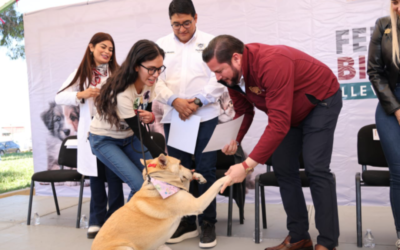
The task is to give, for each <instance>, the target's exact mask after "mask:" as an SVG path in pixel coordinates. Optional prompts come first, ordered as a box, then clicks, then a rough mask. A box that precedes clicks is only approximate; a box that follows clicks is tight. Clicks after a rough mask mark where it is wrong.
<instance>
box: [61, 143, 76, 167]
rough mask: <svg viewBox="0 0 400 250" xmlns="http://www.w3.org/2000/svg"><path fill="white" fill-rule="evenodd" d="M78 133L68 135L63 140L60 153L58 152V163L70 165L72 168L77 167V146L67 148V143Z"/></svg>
mask: <svg viewBox="0 0 400 250" xmlns="http://www.w3.org/2000/svg"><path fill="white" fill-rule="evenodd" d="M76 138H77V137H76V135H74V136H68V137H67V138H65V139H64V140H63V142H62V143H61V148H60V153H59V154H58V165H60V166H65V167H70V168H77V165H78V164H77V149H76V148H67V146H65V143H66V142H67V141H68V140H69V139H75V140H76Z"/></svg>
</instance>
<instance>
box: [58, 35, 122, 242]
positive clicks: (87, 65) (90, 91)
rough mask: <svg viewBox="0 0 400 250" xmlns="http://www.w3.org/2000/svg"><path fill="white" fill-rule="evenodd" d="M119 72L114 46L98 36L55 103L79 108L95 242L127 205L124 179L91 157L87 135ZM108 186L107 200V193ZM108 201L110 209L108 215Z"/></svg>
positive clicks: (81, 165) (81, 164) (81, 158)
mask: <svg viewBox="0 0 400 250" xmlns="http://www.w3.org/2000/svg"><path fill="white" fill-rule="evenodd" d="M118 68H119V65H118V64H117V62H116V58H115V44H114V40H113V39H112V37H111V36H110V35H109V34H107V33H101V32H100V33H96V34H95V35H94V36H93V37H92V39H91V40H90V42H89V44H88V46H87V48H86V51H85V54H84V56H83V59H82V62H81V64H80V65H79V67H78V69H77V70H75V71H74V72H72V73H71V75H70V76H69V77H68V78H67V80H66V81H65V82H64V84H63V85H62V86H61V89H60V91H59V92H58V93H57V95H56V98H55V100H56V103H57V104H61V105H77V106H78V105H79V108H80V115H79V125H78V172H79V173H81V174H83V175H86V176H90V190H91V193H92V197H91V200H90V219H89V229H88V233H87V236H88V238H89V239H92V238H94V237H95V236H96V234H97V232H98V231H99V229H100V227H101V226H102V225H103V224H104V222H105V221H106V220H107V218H108V217H109V216H111V214H112V213H113V212H114V211H116V210H117V209H118V208H120V207H121V206H123V205H124V194H123V189H122V181H121V179H120V178H119V177H118V176H117V175H115V174H114V173H113V172H112V171H110V170H109V169H108V168H106V167H105V166H104V164H103V163H102V162H101V161H99V160H98V159H97V158H96V156H94V155H93V154H92V151H91V148H90V144H89V140H88V133H89V127H90V123H91V120H92V117H93V116H94V115H95V114H96V108H95V106H94V99H95V98H96V97H97V96H98V95H99V93H100V88H101V86H102V85H103V84H104V83H105V82H106V80H107V79H108V77H109V76H110V75H111V74H114V73H115V72H116V70H117V69H118ZM105 181H107V182H108V189H109V191H108V199H107V194H106V191H105V184H104V183H105ZM107 201H108V203H109V209H108V211H107Z"/></svg>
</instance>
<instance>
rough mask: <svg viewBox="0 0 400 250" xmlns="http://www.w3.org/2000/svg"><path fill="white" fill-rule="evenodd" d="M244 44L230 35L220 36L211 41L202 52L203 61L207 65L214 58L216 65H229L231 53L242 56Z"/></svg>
mask: <svg viewBox="0 0 400 250" xmlns="http://www.w3.org/2000/svg"><path fill="white" fill-rule="evenodd" d="M243 50H244V43H243V42H242V41H240V40H239V39H237V38H235V37H233V36H230V35H220V36H217V37H215V38H214V39H212V40H211V42H210V43H209V44H208V46H207V48H205V49H204V50H203V61H204V62H205V63H208V62H209V61H211V59H213V58H214V56H215V57H216V59H217V61H218V63H227V64H229V65H230V64H231V62H232V61H231V60H232V55H233V53H239V54H243Z"/></svg>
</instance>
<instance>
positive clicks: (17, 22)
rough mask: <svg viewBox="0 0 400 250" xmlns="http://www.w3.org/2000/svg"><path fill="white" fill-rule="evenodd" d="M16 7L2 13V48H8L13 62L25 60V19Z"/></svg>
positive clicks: (0, 30) (0, 41) (0, 15)
mask: <svg viewBox="0 0 400 250" xmlns="http://www.w3.org/2000/svg"><path fill="white" fill-rule="evenodd" d="M14 5H15V4H13V5H11V6H10V7H8V8H7V9H5V10H3V11H2V12H1V13H0V18H1V19H3V21H4V23H3V22H0V46H1V47H6V48H7V50H8V51H7V56H9V57H10V58H11V59H12V60H15V59H18V58H25V43H24V18H23V16H22V14H20V13H18V12H17V11H16V10H15V8H14ZM0 21H1V20H0Z"/></svg>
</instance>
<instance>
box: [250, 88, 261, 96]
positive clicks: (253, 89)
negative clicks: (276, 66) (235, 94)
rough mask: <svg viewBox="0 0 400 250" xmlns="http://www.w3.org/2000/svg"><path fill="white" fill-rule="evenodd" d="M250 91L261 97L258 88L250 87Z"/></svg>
mask: <svg viewBox="0 0 400 250" xmlns="http://www.w3.org/2000/svg"><path fill="white" fill-rule="evenodd" d="M249 89H250V91H251V92H253V93H254V94H256V95H261V90H260V89H259V88H258V87H249Z"/></svg>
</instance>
